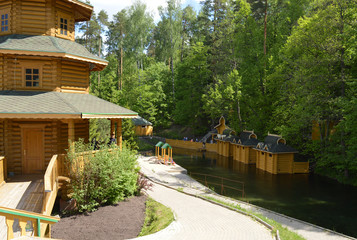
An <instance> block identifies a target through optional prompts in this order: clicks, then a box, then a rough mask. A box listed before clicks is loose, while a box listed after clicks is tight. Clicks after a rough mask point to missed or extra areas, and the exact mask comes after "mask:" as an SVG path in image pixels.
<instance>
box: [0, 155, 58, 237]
mask: <svg viewBox="0 0 357 240" xmlns="http://www.w3.org/2000/svg"><path fill="white" fill-rule="evenodd" d="M0 170H2V171H0V239H8V240H9V239H16V238H19V239H24V237H26V236H37V237H51V225H52V224H54V223H56V222H58V221H59V218H58V217H52V216H50V215H51V212H52V209H53V206H54V202H55V199H56V196H57V191H58V188H59V184H58V178H59V176H61V174H62V173H64V155H54V156H53V157H52V159H51V161H50V163H49V165H48V167H47V170H46V172H45V174H44V175H21V176H16V177H10V178H7V176H6V159H5V158H4V157H0Z"/></svg>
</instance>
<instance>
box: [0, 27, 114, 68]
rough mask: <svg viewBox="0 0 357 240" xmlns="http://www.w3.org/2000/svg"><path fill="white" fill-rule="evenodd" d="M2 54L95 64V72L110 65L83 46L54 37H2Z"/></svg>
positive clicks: (0, 46) (16, 35) (0, 48)
mask: <svg viewBox="0 0 357 240" xmlns="http://www.w3.org/2000/svg"><path fill="white" fill-rule="evenodd" d="M0 53H4V54H6V53H8V54H21V55H31V56H48V57H62V58H68V59H75V60H79V61H84V62H88V63H93V64H95V67H93V69H94V70H102V69H103V68H104V67H105V66H106V65H108V61H106V60H104V59H102V58H100V57H98V56H96V55H94V54H92V53H90V52H89V51H88V50H87V49H86V48H85V47H84V46H82V45H81V44H79V43H76V42H73V41H70V40H65V39H61V38H56V37H52V36H32V35H23V34H11V35H6V36H1V37H0Z"/></svg>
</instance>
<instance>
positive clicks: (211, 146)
mask: <svg viewBox="0 0 357 240" xmlns="http://www.w3.org/2000/svg"><path fill="white" fill-rule="evenodd" d="M166 143H168V144H170V145H171V146H172V147H178V148H186V149H193V150H200V149H205V150H206V151H208V152H217V144H216V143H206V144H205V146H204V145H203V143H202V142H191V141H183V140H174V139H166Z"/></svg>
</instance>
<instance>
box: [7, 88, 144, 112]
mask: <svg viewBox="0 0 357 240" xmlns="http://www.w3.org/2000/svg"><path fill="white" fill-rule="evenodd" d="M0 114H59V115H61V114H62V115H63V114H66V115H68V114H73V115H77V116H78V115H80V116H81V118H90V116H93V115H96V116H97V117H98V118H100V116H103V118H104V117H106V116H110V117H113V118H115V117H118V118H120V117H121V116H126V117H129V118H130V117H131V116H132V117H136V116H137V115H138V114H137V113H136V112H133V111H131V110H129V109H126V108H123V107H121V106H119V105H116V104H114V103H111V102H108V101H105V100H103V99H100V98H98V97H96V96H93V95H90V94H79V93H63V92H39V91H0Z"/></svg>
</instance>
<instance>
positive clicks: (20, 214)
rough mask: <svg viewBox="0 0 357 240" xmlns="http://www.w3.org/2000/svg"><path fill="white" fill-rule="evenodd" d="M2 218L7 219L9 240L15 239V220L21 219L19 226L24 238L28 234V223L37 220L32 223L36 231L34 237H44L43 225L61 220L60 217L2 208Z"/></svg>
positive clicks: (0, 211)
mask: <svg viewBox="0 0 357 240" xmlns="http://www.w3.org/2000/svg"><path fill="white" fill-rule="evenodd" d="M0 216H4V217H5V219H6V225H7V231H8V234H7V239H8V240H9V239H12V238H13V237H14V232H13V228H12V227H13V224H14V220H15V218H17V219H19V225H20V227H21V236H24V235H25V233H26V225H27V221H33V220H35V221H34V222H32V224H33V230H34V235H37V236H38V237H44V234H41V224H51V225H52V224H54V223H56V222H58V221H59V220H60V218H58V217H52V216H46V215H42V214H39V213H33V212H28V211H23V210H18V209H11V208H5V207H0ZM43 232H44V231H43Z"/></svg>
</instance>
